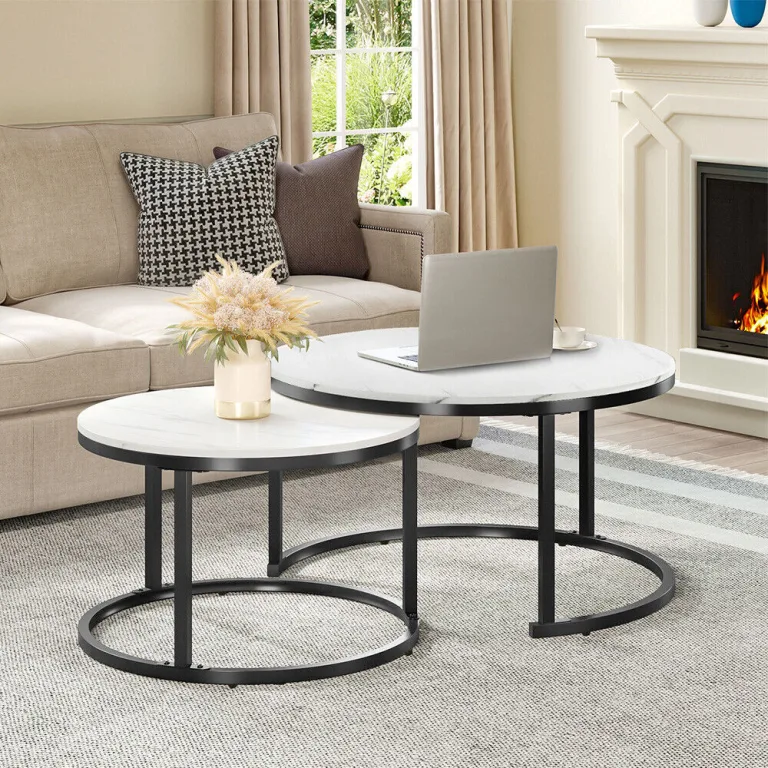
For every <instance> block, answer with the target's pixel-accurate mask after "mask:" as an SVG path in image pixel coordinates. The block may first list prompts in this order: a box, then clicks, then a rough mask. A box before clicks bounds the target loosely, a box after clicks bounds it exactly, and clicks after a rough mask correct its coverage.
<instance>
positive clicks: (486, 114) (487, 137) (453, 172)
mask: <svg viewBox="0 0 768 768" xmlns="http://www.w3.org/2000/svg"><path fill="white" fill-rule="evenodd" d="M421 3H422V9H423V20H424V24H423V31H424V37H423V48H424V69H425V72H424V80H425V94H426V144H427V204H428V205H429V207H434V208H439V209H441V210H445V211H447V212H448V213H450V214H451V218H452V225H453V239H454V247H455V248H457V249H458V250H459V251H477V250H485V249H492V248H507V247H515V246H516V245H517V215H516V206H515V162H514V145H513V141H512V62H511V50H510V48H511V43H510V21H511V7H510V3H509V0H421Z"/></svg>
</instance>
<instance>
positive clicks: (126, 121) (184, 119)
mask: <svg viewBox="0 0 768 768" xmlns="http://www.w3.org/2000/svg"><path fill="white" fill-rule="evenodd" d="M210 117H213V115H172V116H166V117H119V118H114V119H109V118H104V119H95V120H74V121H70V122H67V121H66V120H63V121H60V122H51V123H10V124H7V125H8V127H10V128H54V127H56V126H60V125H93V124H94V123H115V124H120V125H156V124H162V123H188V122H192V121H193V120H207V119H208V118H210Z"/></svg>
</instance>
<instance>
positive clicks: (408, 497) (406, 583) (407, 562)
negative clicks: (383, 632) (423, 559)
mask: <svg viewBox="0 0 768 768" xmlns="http://www.w3.org/2000/svg"><path fill="white" fill-rule="evenodd" d="M417 459H418V446H417V445H412V446H411V447H410V448H406V449H405V450H404V451H403V610H404V611H405V612H406V613H407V614H408V618H409V620H410V622H411V624H412V625H413V624H418V618H419V615H418V602H417V594H418V586H417V579H418V491H417V482H418V480H417V478H418V465H417Z"/></svg>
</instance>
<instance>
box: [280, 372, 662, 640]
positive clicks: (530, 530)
mask: <svg viewBox="0 0 768 768" xmlns="http://www.w3.org/2000/svg"><path fill="white" fill-rule="evenodd" d="M674 383H675V377H674V374H673V375H672V376H670V377H669V378H667V379H664V380H663V381H659V382H657V383H655V384H652V385H650V386H646V387H642V388H639V389H634V390H628V391H625V392H617V393H613V394H609V395H599V396H593V397H582V398H575V399H570V400H550V401H540V402H530V403H506V404H489V403H479V404H450V403H448V404H446V403H417V402H403V401H392V400H374V399H368V398H355V397H347V396H344V395H335V394H329V393H327V392H322V391H318V390H317V389H305V388H303V387H300V386H296V385H293V384H287V383H285V382H282V381H279V380H277V379H274V378H273V380H272V388H273V389H274V390H275V391H276V392H279V393H280V394H282V395H285V396H287V397H291V398H293V399H296V400H301V401H304V402H307V403H313V404H315V405H322V406H328V407H332V408H341V409H347V410H353V411H368V412H374V413H387V414H400V415H412V416H415V415H419V416H515V415H522V416H535V417H538V526H526V525H506V524H482V525H474V524H465V523H458V524H447V525H423V526H419V527H418V537H419V538H422V539H429V538H464V537H478V538H495V539H524V540H529V541H537V542H538V620H537V621H532V622H530V624H529V625H528V632H529V634H530V636H531V637H555V636H562V635H573V634H579V633H581V634H584V635H588V634H590V633H591V632H594V631H596V630H599V629H607V628H609V627H615V626H618V625H621V624H626V623H627V622H630V621H634V620H635V619H640V618H643V617H645V616H649V615H650V614H652V613H655V612H656V611H658V610H660V609H661V608H663V607H664V606H665V605H667V603H669V601H670V600H671V599H672V597H673V596H674V594H675V574H674V571H673V569H672V566H670V565H669V563H667V562H666V561H665V560H662V559H661V558H660V557H658V556H657V555H655V554H653V553H652V552H648V551H646V550H644V549H640V548H639V547H634V546H632V545H630V544H625V543H623V542H620V541H613V540H611V539H607V538H605V537H604V536H600V535H599V534H596V533H595V410H598V409H602V408H613V407H616V406H620V405H628V404H630V403H635V402H640V401H642V400H649V399H651V398H653V397H657V396H659V395H662V394H664V393H665V392H668V391H669V390H670V389H671V388H672V386H673V385H674ZM572 412H578V413H579V529H578V531H564V530H559V529H557V528H556V527H555V416H556V415H557V414H564V413H572ZM402 536H403V532H402V530H401V529H399V528H391V529H386V530H369V531H361V532H357V533H351V534H344V535H341V536H329V537H327V538H324V539H318V540H317V541H312V542H309V543H306V544H302V545H300V546H297V547H293V548H291V549H288V550H286V551H285V552H283V551H282V545H281V544H280V543H279V541H280V532H279V530H278V528H277V527H275V528H273V529H272V530H271V533H270V559H269V567H268V573H269V574H270V575H271V576H278V575H280V574H281V573H282V572H283V571H284V570H285V569H286V568H288V567H289V566H291V565H294V564H296V563H299V562H301V561H302V560H305V559H306V558H308V557H313V556H315V555H320V554H323V553H326V552H332V551H334V550H337V549H341V548H344V547H350V546H355V545H360V544H372V543H375V542H389V541H395V540H399V539H401V538H402ZM556 545H560V546H565V545H569V546H575V547H582V548H584V549H591V550H595V551H598V552H603V553H605V554H609V555H614V556H616V557H621V558H623V559H625V560H630V561H631V562H634V563H637V564H638V565H640V566H642V567H643V568H646V569H647V570H649V571H650V572H651V573H653V574H654V575H656V576H657V577H658V579H659V581H660V583H659V586H658V588H657V589H656V590H654V591H653V592H652V593H651V594H650V595H648V596H647V597H644V598H642V599H640V600H637V601H635V602H633V603H630V604H628V605H624V606H621V607H620V608H615V609H613V610H609V611H603V612H600V613H594V614H590V615H587V616H576V617H573V618H568V619H559V620H558V619H556V618H555V549H556Z"/></svg>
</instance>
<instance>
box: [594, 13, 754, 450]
mask: <svg viewBox="0 0 768 768" xmlns="http://www.w3.org/2000/svg"><path fill="white" fill-rule="evenodd" d="M586 37H587V38H591V39H594V40H595V41H596V46H597V56H598V57H601V58H609V59H611V60H612V61H613V64H614V68H615V73H616V77H617V80H618V89H617V90H615V91H613V92H612V93H611V94H610V97H611V99H612V100H613V101H614V102H616V103H617V104H618V105H619V121H618V136H617V140H618V161H619V179H620V194H619V242H620V252H619V253H618V254H617V259H618V262H617V265H616V275H617V291H618V294H619V296H620V301H619V305H618V317H617V318H616V329H617V333H618V334H619V335H621V336H623V337H625V338H630V339H633V340H635V341H640V342H644V343H646V344H649V345H651V346H655V347H658V348H660V349H664V350H665V351H667V352H669V353H670V354H671V355H673V356H674V357H675V358H676V360H677V363H678V384H677V385H676V386H675V389H674V390H673V391H672V393H671V395H670V396H666V399H665V398H661V399H660V401H659V402H658V403H655V402H654V404H653V405H652V406H648V410H649V411H651V412H654V409H655V412H656V413H657V415H661V416H666V417H668V418H677V419H679V420H681V421H692V422H694V423H699V424H705V425H707V426H711V427H716V428H721V429H732V430H734V431H738V432H745V433H748V434H756V435H760V436H762V437H768V361H765V360H758V359H757V358H744V357H739V356H738V355H729V354H726V353H721V352H709V351H706V350H701V349H697V348H696V326H697V323H696V307H697V284H696V282H697V281H696V259H697V232H696V210H697V189H696V165H697V163H698V162H699V161H706V162H721V163H732V164H737V165H756V166H761V167H768V29H766V28H765V27H763V28H756V29H751V30H748V29H741V28H739V27H728V26H725V27H723V26H721V27H715V28H706V27H697V26H690V27H630V26H600V27H598V26H594V27H587V28H586ZM607 97H608V94H606V98H607ZM661 401H664V402H661Z"/></svg>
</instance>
